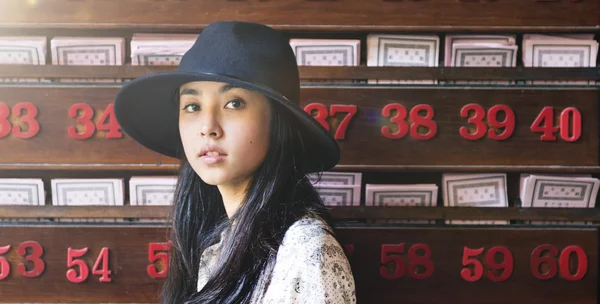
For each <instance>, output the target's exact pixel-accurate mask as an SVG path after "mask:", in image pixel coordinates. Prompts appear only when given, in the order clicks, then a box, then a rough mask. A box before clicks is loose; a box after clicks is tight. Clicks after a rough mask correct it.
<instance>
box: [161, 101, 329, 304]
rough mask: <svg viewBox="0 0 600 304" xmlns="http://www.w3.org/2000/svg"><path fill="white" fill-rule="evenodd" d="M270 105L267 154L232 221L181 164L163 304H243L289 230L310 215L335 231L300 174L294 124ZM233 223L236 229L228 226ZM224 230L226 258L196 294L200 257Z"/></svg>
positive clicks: (211, 190)
mask: <svg viewBox="0 0 600 304" xmlns="http://www.w3.org/2000/svg"><path fill="white" fill-rule="evenodd" d="M176 100H177V102H178V101H179V98H177V99H176ZM270 105H271V106H270V111H271V122H270V139H269V151H268V152H267V155H266V158H265V161H264V162H263V163H262V164H261V165H260V166H259V168H258V169H257V171H256V172H255V173H254V175H253V177H252V179H251V181H250V184H249V186H248V189H247V192H246V196H245V198H244V200H243V203H242V204H241V206H240V207H239V208H238V210H237V211H236V213H235V214H234V215H233V216H232V217H231V218H228V217H227V214H226V212H225V208H224V206H223V201H222V198H221V195H220V193H219V191H218V189H217V187H216V186H211V185H208V184H206V183H204V182H203V181H202V179H200V177H199V176H198V175H197V174H196V173H195V172H194V170H193V169H192V168H191V166H190V165H189V163H188V162H187V161H186V160H185V159H183V160H182V163H181V166H180V172H179V178H178V181H177V185H176V189H175V196H174V207H173V210H172V229H171V236H170V238H171V241H172V247H171V252H170V261H169V272H168V275H167V278H166V280H165V283H164V285H163V289H162V303H165V304H167V303H168V304H175V303H176V304H180V303H189V304H195V303H248V302H249V300H250V298H251V296H252V292H253V287H254V286H255V285H256V284H257V283H258V279H259V277H260V276H261V275H262V274H263V271H264V275H267V277H268V276H270V274H271V273H270V272H271V270H272V269H269V267H266V266H267V264H268V261H269V260H271V259H273V258H274V257H275V256H276V253H277V250H278V248H279V246H280V244H281V241H282V239H283V236H284V233H285V231H286V230H287V228H288V227H290V226H291V225H292V224H293V223H294V222H295V221H296V220H298V219H299V218H300V217H302V216H303V215H306V214H307V213H311V214H315V215H318V216H320V217H321V218H322V219H323V220H325V221H326V222H327V223H328V224H329V225H330V226H331V227H332V228H333V226H332V225H331V218H330V216H329V213H328V209H327V207H326V206H325V205H324V204H323V202H322V200H321V199H320V197H319V195H318V193H317V192H316V190H315V189H314V187H313V186H312V184H311V182H310V181H309V179H308V178H307V176H306V174H304V173H302V172H304V171H303V168H302V161H301V160H300V159H301V158H300V157H301V156H302V154H304V153H306V151H305V150H304V146H303V144H302V142H301V140H300V139H299V138H300V137H299V136H297V132H298V127H297V126H295V125H294V120H293V118H292V117H291V116H290V115H288V114H287V112H286V111H283V110H282V108H280V107H281V106H280V105H278V104H277V103H276V102H273V101H270ZM233 222H235V223H236V224H235V225H233V226H231V223H233ZM227 227H231V229H232V230H231V231H230V235H231V237H228V238H226V241H225V242H224V243H223V244H222V247H221V254H222V256H223V258H222V259H220V262H219V263H220V264H219V265H217V266H216V269H217V270H216V271H215V273H214V274H212V275H211V276H210V278H209V279H208V282H207V283H206V285H205V286H204V288H203V289H202V290H201V291H198V292H197V280H198V270H199V263H200V256H201V254H202V252H203V251H204V250H205V249H206V248H207V247H209V246H211V245H213V244H215V243H216V241H217V240H218V239H217V238H218V236H219V234H220V232H221V231H223V229H225V228H227ZM334 237H335V233H334Z"/></svg>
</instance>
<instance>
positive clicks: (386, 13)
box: [0, 0, 600, 31]
mask: <svg viewBox="0 0 600 304" xmlns="http://www.w3.org/2000/svg"><path fill="white" fill-rule="evenodd" d="M598 5H599V4H598V2H597V1H594V0H583V1H567V0H555V1H536V0H499V1H484V0H481V1H480V0H465V1H463V0H424V1H409V0H407V1H385V0H375V1H369V2H363V1H362V0H347V1H339V0H333V1H307V0H285V1H284V0H280V1H274V0H268V1H258V0H246V1H231V0H229V1H227V0H218V1H215V0H201V1H190V0H161V1H144V0H133V1H118V0H87V1H69V0H38V1H21V0H4V1H1V2H0V20H2V21H1V22H0V26H4V27H88V28H127V27H140V28H202V27H203V26H205V25H206V24H209V23H211V22H214V21H218V20H231V19H238V20H244V21H254V22H262V23H265V24H269V25H272V26H275V27H277V28H284V29H311V30H398V29H405V30H410V29H417V30H421V29H439V30H448V29H469V30H471V31H473V30H477V29H488V30H489V29H491V30H498V29H510V30H512V29H515V28H522V29H537V30H550V29H553V30H555V29H560V27H571V29H573V28H580V29H589V30H596V29H597V28H594V27H595V26H597V25H598V24H600V22H599V20H598V19H599V17H598V16H599V11H598V10H599V6H598ZM190 12H196V13H190ZM563 30H564V28H563Z"/></svg>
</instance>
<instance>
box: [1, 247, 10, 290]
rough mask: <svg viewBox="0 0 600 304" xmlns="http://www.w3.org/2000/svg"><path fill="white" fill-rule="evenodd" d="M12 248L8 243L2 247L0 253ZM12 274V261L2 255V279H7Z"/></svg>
mask: <svg viewBox="0 0 600 304" xmlns="http://www.w3.org/2000/svg"><path fill="white" fill-rule="evenodd" d="M9 250H10V245H6V246H4V247H0V254H5V253H7V252H8V251H9ZM9 274H10V263H8V260H7V259H6V258H5V257H3V256H0V281H2V280H4V279H6V278H7V277H8V275H9Z"/></svg>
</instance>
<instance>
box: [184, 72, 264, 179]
mask: <svg viewBox="0 0 600 304" xmlns="http://www.w3.org/2000/svg"><path fill="white" fill-rule="evenodd" d="M179 93H180V94H179V95H180V98H179V132H180V134H181V140H182V143H183V148H184V150H185V155H186V157H187V159H188V161H189V163H190V165H191V166H192V168H193V169H194V171H196V173H197V174H198V175H199V176H200V178H202V180H203V181H204V182H206V183H207V184H210V185H236V184H243V183H244V182H246V181H247V180H248V179H249V178H250V177H251V176H252V174H253V173H254V172H255V171H256V169H257V168H258V166H260V164H261V163H262V162H263V160H264V159H265V156H266V154H267V150H268V148H269V147H268V145H269V123H270V111H269V103H268V102H269V101H268V99H267V98H266V97H265V96H264V95H262V94H260V93H256V92H253V91H249V90H246V89H242V88H239V87H236V86H232V85H230V84H227V83H221V82H206V81H197V82H190V83H186V84H184V85H182V86H181V87H180V90H179Z"/></svg>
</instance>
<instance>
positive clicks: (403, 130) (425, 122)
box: [381, 103, 438, 140]
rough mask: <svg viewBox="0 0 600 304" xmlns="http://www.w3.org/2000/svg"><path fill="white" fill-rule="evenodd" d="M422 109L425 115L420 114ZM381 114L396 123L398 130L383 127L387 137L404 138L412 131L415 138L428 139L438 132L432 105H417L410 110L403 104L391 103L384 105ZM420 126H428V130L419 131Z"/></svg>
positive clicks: (383, 133) (382, 130) (411, 133)
mask: <svg viewBox="0 0 600 304" xmlns="http://www.w3.org/2000/svg"><path fill="white" fill-rule="evenodd" d="M392 111H396V115H394V116H392ZM422 111H423V112H425V115H424V116H421V115H419V113H420V112H422ZM381 114H382V115H383V116H384V117H389V118H390V122H391V123H393V124H395V125H396V129H397V130H396V132H392V131H391V129H390V127H388V126H383V127H382V128H381V134H382V135H383V136H385V137H387V138H391V139H398V138H402V137H404V136H406V134H408V133H409V132H410V136H411V137H412V138H414V139H417V140H428V139H431V138H432V137H434V136H435V135H436V134H437V130H438V126H437V123H436V122H435V121H434V120H433V116H434V111H433V108H432V107H431V106H430V105H427V104H420V105H416V106H414V107H413V108H412V109H411V110H410V112H408V110H407V109H406V108H405V107H404V106H403V105H401V104H398V103H390V104H387V105H386V106H385V107H383V109H382V110H381ZM407 118H409V119H410V121H411V123H410V124H409V123H408V122H407ZM420 127H422V128H426V129H427V132H426V133H424V134H421V133H419V128H420Z"/></svg>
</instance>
